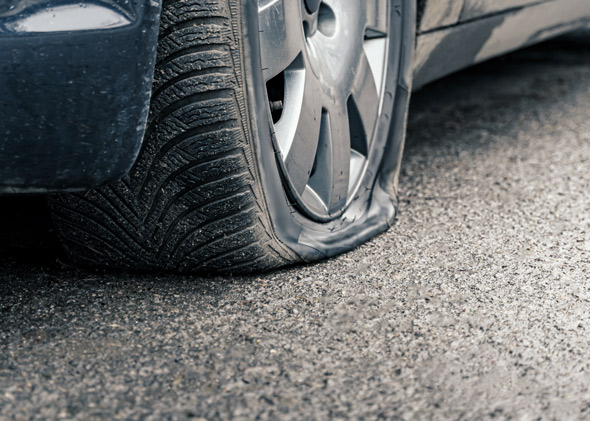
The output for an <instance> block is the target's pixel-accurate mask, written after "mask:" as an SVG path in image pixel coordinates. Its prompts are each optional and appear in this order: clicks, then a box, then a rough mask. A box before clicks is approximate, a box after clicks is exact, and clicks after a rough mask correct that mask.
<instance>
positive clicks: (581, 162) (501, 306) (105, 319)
mask: <svg viewBox="0 0 590 421" xmlns="http://www.w3.org/2000/svg"><path fill="white" fill-rule="evenodd" d="M408 133H409V134H408V141H407V148H406V154H405V160H404V165H403V172H402V176H401V208H400V213H399V218H398V221H397V223H396V225H395V226H394V227H393V228H392V229H391V230H389V232H387V233H386V234H384V235H381V236H380V237H378V238H376V239H374V240H373V241H370V242H369V243H367V244H365V245H363V246H362V247H360V248H359V249H357V250H355V251H353V252H351V253H348V254H345V255H343V256H340V257H338V258H335V259H332V260H330V261H327V262H324V263H320V264H316V265H310V266H300V267H294V268H290V269H287V270H282V271H279V272H275V273H270V274H264V275H259V276H252V277H233V278H232V277H217V278H209V279H202V278H198V277H188V276H183V277H178V276H172V275H143V274H121V273H104V272H93V271H83V270H78V269H76V268H73V267H71V266H68V265H67V264H66V263H65V262H64V260H63V258H62V257H60V251H59V248H58V247H57V246H56V244H55V242H54V239H53V237H52V233H51V232H50V231H48V222H47V220H46V218H47V215H46V213H45V208H44V207H43V202H42V201H40V200H39V199H35V198H20V199H2V201H1V202H0V204H1V207H2V208H3V210H2V218H1V221H0V237H1V239H2V241H1V245H0V279H1V282H0V419H35V418H36V419H52V418H66V419H81V420H87V419H93V418H109V419H111V418H125V419H129V418H141V419H154V420H159V419H185V418H197V419H198V418H203V419H229V418H232V417H233V418H235V419H254V418H259V419H278V418H280V419H325V418H334V419H338V418H367V419H374V418H379V417H382V418H386V419H390V418H401V419H417V418H436V419H443V418H445V419H446V418H450V419H465V418H468V419H475V418H477V419H480V418H496V419H498V418H500V419H502V418H517V419H536V418H537V417H542V418H544V419H551V418H560V419H564V418H588V417H590V31H588V32H581V33H578V34H576V35H572V36H569V37H567V38H564V39H561V40H557V41H552V42H549V43H546V44H543V45H541V46H537V47H533V48H531V49H528V50H524V51H521V52H518V53H515V54H513V55H510V56H508V57H504V58H500V59H496V60H494V61H491V62H488V63H485V64H483V65H480V66H478V67H475V68H472V69H470V70H467V71H464V72H462V73H459V74H456V75H454V76H452V77H450V78H447V79H444V80H441V81H439V82H437V83H435V84H433V85H430V86H428V87H427V88H425V89H423V90H422V91H421V92H419V93H416V94H415V95H414V97H413V100H412V106H411V114H410V121H409V132H408Z"/></svg>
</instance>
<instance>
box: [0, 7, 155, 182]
mask: <svg viewBox="0 0 590 421" xmlns="http://www.w3.org/2000/svg"><path fill="white" fill-rule="evenodd" d="M160 7H161V4H160V1H154V0H81V1H80V0H76V1H73V0H8V2H7V3H3V4H2V5H1V6H0V193H15V192H16V193H27V192H46V191H55V190H71V189H83V188H87V187H89V186H96V185H100V184H104V183H108V182H110V181H114V180H117V179H120V178H121V177H122V176H123V175H124V174H125V173H126V172H127V171H128V170H129V168H130V167H131V166H132V165H133V163H134V160H135V158H136V156H137V153H138V151H139V147H140V145H141V140H142V138H143V135H144V131H145V124H146V120H147V114H148V110H149V98H150V93H151V86H152V77H153V69H154V61H155V56H156V41H157V34H158V27H159V16H160Z"/></svg>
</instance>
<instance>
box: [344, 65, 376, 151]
mask: <svg viewBox="0 0 590 421" xmlns="http://www.w3.org/2000/svg"><path fill="white" fill-rule="evenodd" d="M352 100H353V102H354V105H355V106H356V107H355V108H356V111H357V113H358V114H357V115H358V116H359V117H360V118H358V119H355V118H352V122H351V124H353V125H354V124H355V123H357V121H356V120H360V123H361V124H362V130H360V133H362V136H360V137H362V139H356V136H355V139H353V142H352V147H353V148H354V149H356V150H357V151H359V152H365V151H367V150H368V146H369V145H368V142H369V140H370V139H371V138H372V135H373V130H374V128H375V123H376V122H377V117H378V114H379V93H378V92H377V87H376V85H375V80H374V77H373V73H372V71H371V66H370V65H369V60H368V59H367V56H366V55H365V54H362V57H361V61H360V65H359V68H358V72H357V74H356V77H355V82H354V86H353V90H352ZM349 108H350V107H349ZM351 114H352V113H351ZM351 117H353V116H352V115H351ZM353 128H354V127H353ZM356 132H359V131H358V130H356ZM357 142H362V144H359V143H357Z"/></svg>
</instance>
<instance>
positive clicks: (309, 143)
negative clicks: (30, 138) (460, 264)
mask: <svg viewBox="0 0 590 421" xmlns="http://www.w3.org/2000/svg"><path fill="white" fill-rule="evenodd" d="M414 30H415V6H414V4H413V1H409V0H366V1H362V2H361V1H352V0H349V1H345V0H323V1H320V0H258V1H254V0H248V1H244V2H237V1H233V0H218V1H211V0H208V1H205V0H170V1H164V4H163V12H162V21H161V32H160V39H159V43H158V58H157V65H156V73H155V80H154V90H153V95H152V104H151V110H150V118H149V122H148V131H147V134H146V138H145V140H144V144H143V147H142V150H141V152H140V155H139V157H138V160H137V163H136V165H135V167H134V168H133V170H132V171H131V172H130V174H129V175H128V176H126V177H125V179H124V180H123V181H122V182H121V183H118V184H117V185H113V186H108V187H106V188H102V189H96V190H91V191H89V192H85V193H84V194H68V195H61V196H58V197H56V198H55V199H54V200H53V201H52V208H53V211H54V216H55V219H56V222H57V224H58V226H59V228H60V234H61V236H62V239H63V242H64V246H65V248H66V250H67V251H68V253H69V254H70V256H72V258H74V259H75V260H77V261H80V262H82V263H91V264H99V265H103V266H104V265H106V266H115V267H131V268H136V269H170V270H180V271H202V270H216V271H217V270H222V271H242V272H246V271H252V270H264V269H269V268H273V267H277V266H281V265H285V264H290V263H296V262H302V261H314V260H319V259H322V258H325V257H328V256H332V255H335V254H338V253H341V252H343V251H346V250H348V249H351V248H353V247H355V246H357V245H358V244H360V243H362V242H363V241H365V240H367V239H368V238H370V237H371V236H373V235H375V234H377V233H378V232H381V231H383V230H385V229H386V228H387V227H388V226H389V225H390V224H391V223H392V221H393V218H394V215H395V208H396V193H397V191H396V190H397V187H396V183H397V173H398V170H399V162H400V159H401V151H402V148H403V136H404V129H405V127H404V126H405V117H406V111H407V104H408V97H409V91H410V89H409V88H410V80H409V79H410V65H411V53H412V51H413V40H414Z"/></svg>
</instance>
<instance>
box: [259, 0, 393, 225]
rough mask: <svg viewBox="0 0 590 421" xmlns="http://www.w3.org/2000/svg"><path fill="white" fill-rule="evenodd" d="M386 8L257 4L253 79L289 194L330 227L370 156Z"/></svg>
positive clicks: (274, 0) (371, 1)
mask: <svg viewBox="0 0 590 421" xmlns="http://www.w3.org/2000/svg"><path fill="white" fill-rule="evenodd" d="M388 16H389V13H388V1H387V0H366V1H362V2H361V1H350V2H348V1H347V2H345V1H342V0H323V1H320V0H297V1H295V0H259V6H258V17H259V37H260V46H261V61H262V63H261V64H262V69H263V77H264V80H265V82H266V88H267V94H268V101H269V107H270V110H271V116H272V124H273V140H274V143H275V148H276V151H277V155H278V157H277V161H278V162H279V166H280V168H281V173H282V176H283V181H284V184H285V187H286V190H287V192H288V193H289V196H290V197H291V198H292V199H293V200H294V201H295V202H296V204H297V205H298V206H299V207H300V208H301V209H302V210H303V211H304V212H305V213H306V214H308V216H310V217H312V218H314V219H318V220H330V219H334V218H337V217H338V216H340V215H341V214H342V213H343V212H344V211H345V210H346V208H347V206H348V205H349V204H350V203H351V202H352V201H353V199H354V197H355V193H356V191H357V190H358V187H359V185H360V184H361V180H362V179H363V178H364V176H365V175H366V174H367V171H368V166H367V163H368V159H367V157H369V156H374V154H373V153H372V152H373V149H374V147H375V143H376V142H375V141H374V139H373V137H374V132H375V127H376V124H377V121H378V119H379V115H380V112H381V103H382V96H383V85H384V77H385V70H386V63H387V62H388V57H387V51H388V48H387V44H388V32H389V31H388Z"/></svg>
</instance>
